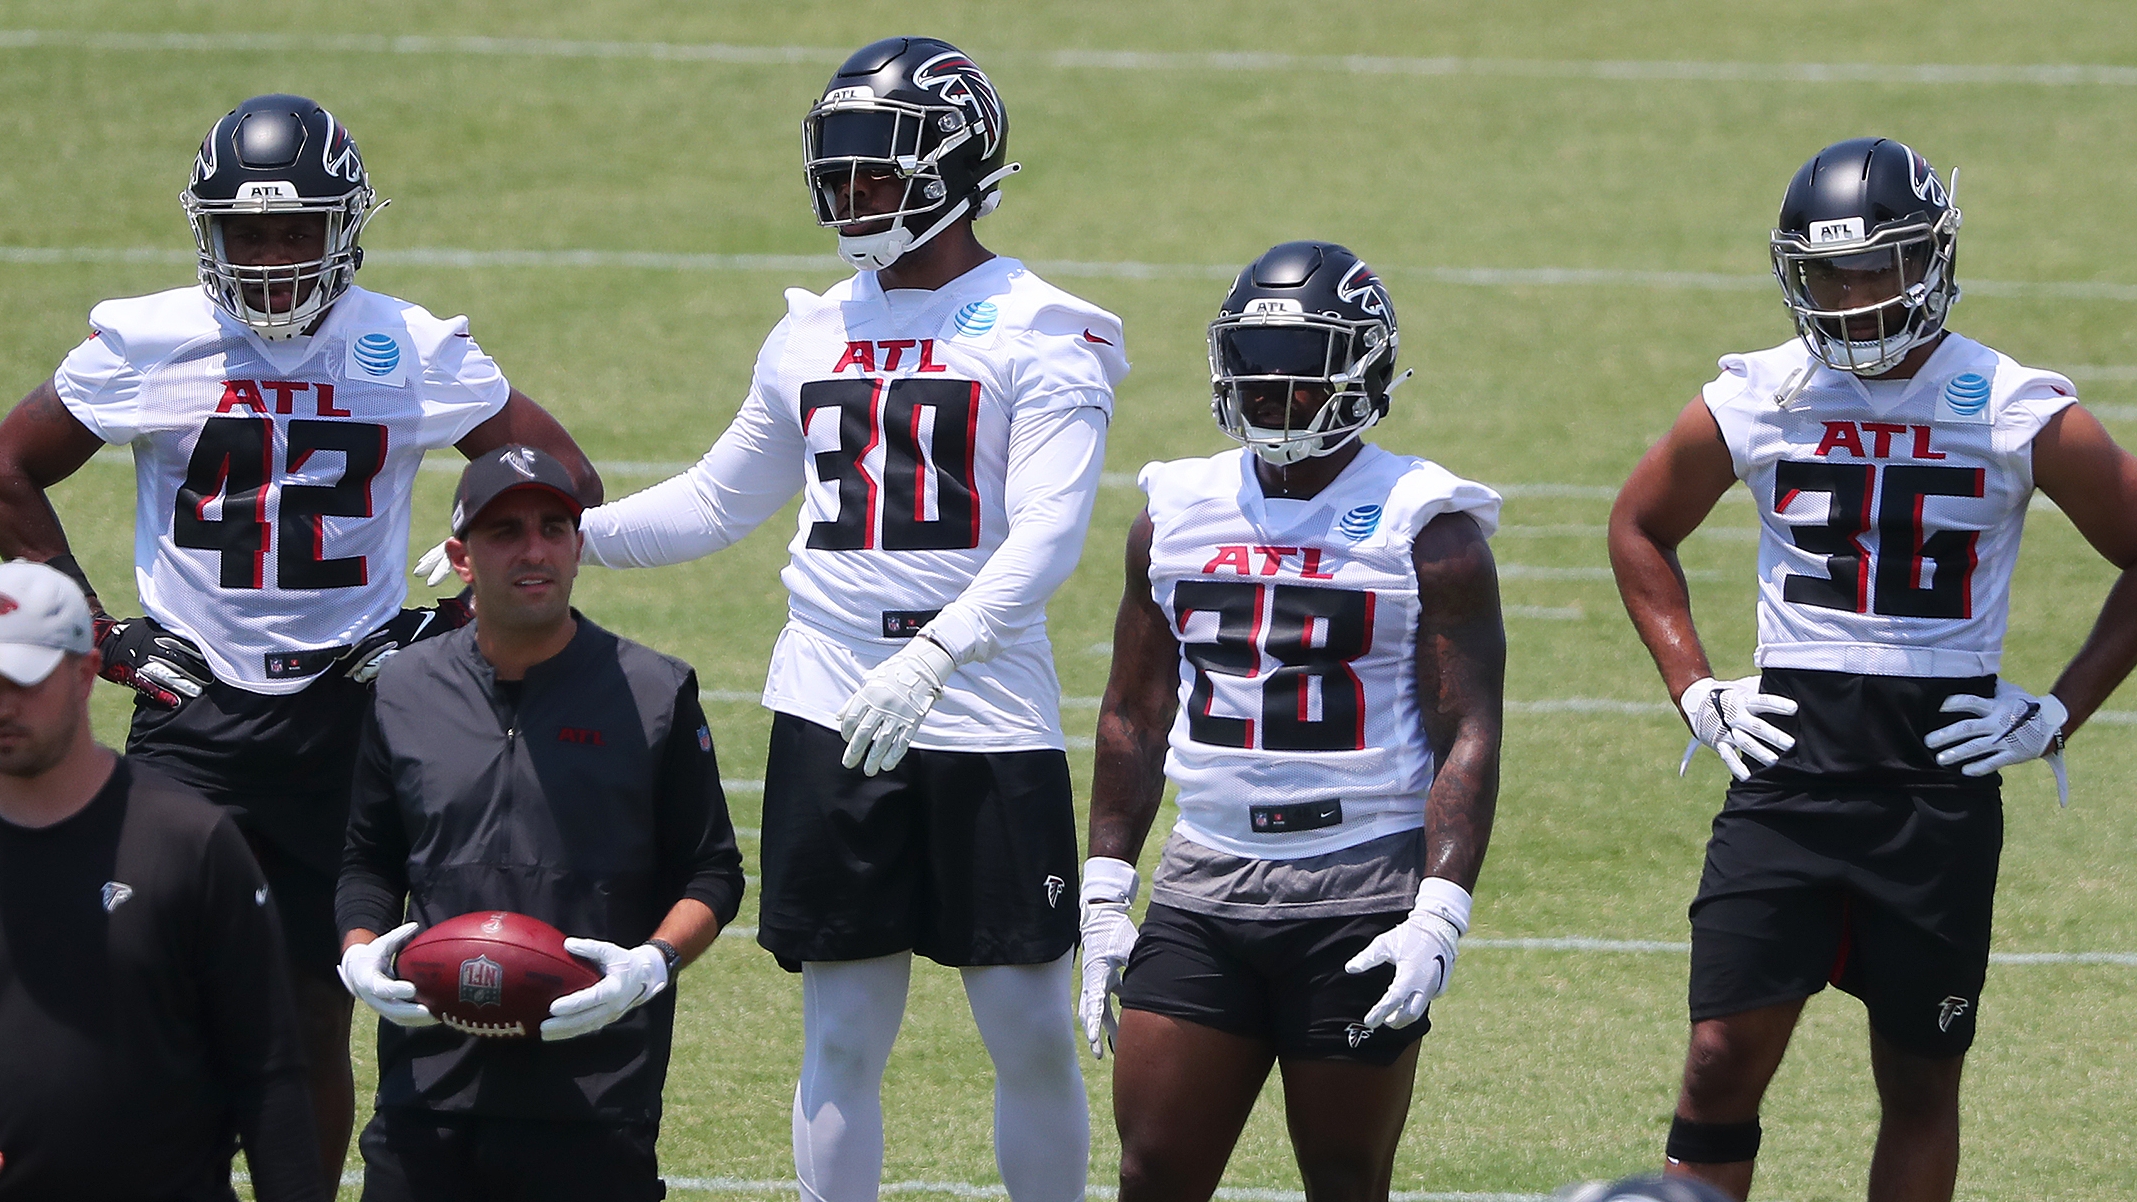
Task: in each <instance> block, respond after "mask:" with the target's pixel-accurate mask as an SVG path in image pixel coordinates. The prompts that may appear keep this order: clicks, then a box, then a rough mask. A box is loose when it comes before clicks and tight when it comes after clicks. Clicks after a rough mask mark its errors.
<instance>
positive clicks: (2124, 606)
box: [2033, 405, 2137, 735]
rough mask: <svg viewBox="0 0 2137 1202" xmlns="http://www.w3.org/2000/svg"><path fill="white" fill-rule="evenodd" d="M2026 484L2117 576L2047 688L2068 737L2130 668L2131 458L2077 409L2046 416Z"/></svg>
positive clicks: (2135, 473)
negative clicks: (2063, 715)
mask: <svg viewBox="0 0 2137 1202" xmlns="http://www.w3.org/2000/svg"><path fill="white" fill-rule="evenodd" d="M2033 479H2034V482H2035V483H2037V484H2038V485H2039V486H2040V489H2041V491H2042V492H2045V493H2047V494H2048V497H2049V499H2050V500H2052V501H2054V502H2055V503H2056V507H2057V508H2059V509H2061V510H2062V511H2063V514H2064V516H2066V517H2068V518H2069V519H2070V524H2071V525H2073V526H2076V527H2077V528H2078V533H2080V534H2082V535H2084V536H2085V541H2087V542H2089V543H2091V544H2092V546H2093V549H2094V550H2096V551H2098V552H2099V553H2100V555H2101V557H2102V558H2104V559H2106V560H2107V561H2108V562H2109V563H2111V564H2113V565H2115V567H2116V568H2118V569H2119V570H2120V571H2121V573H2122V574H2121V576H2119V577H2118V578H2117V579H2116V580H2115V584H2114V587H2112V588H2110V589H2109V590H2108V593H2107V600H2106V601H2104V602H2103V603H2102V604H2101V606H2100V617H2099V619H2098V620H2097V621H2096V622H2094V624H2093V628H2092V633H2091V634H2090V635H2088V636H2086V639H2085V642H2084V645H2082V646H2080V647H2079V648H2078V652H2077V654H2076V655H2074V656H2072V657H2071V660H2070V664H2069V666H2067V667H2065V668H2064V669H2063V673H2062V675H2061V676H2060V677H2058V678H2057V679H2056V682H2055V687H2054V688H2053V689H2052V690H2050V691H2051V692H2053V693H2054V694H2055V697H2056V700H2058V701H2061V702H2062V703H2063V706H2064V708H2065V709H2067V710H2068V711H2069V713H2070V716H2069V718H2068V719H2067V720H2066V721H2065V722H2064V723H2063V733H2064V734H2065V735H2068V734H2070V733H2072V732H2073V731H2075V730H2077V729H2078V727H2080V726H2082V725H2083V724H2084V722H2085V720H2086V719H2087V718H2090V717H2091V716H2092V714H2093V711H2095V710H2097V709H2099V708H2100V705H2101V703H2103V702H2105V701H2106V700H2107V698H2108V695H2109V694H2111V693H2113V692H2114V691H2115V689H2116V687H2117V686H2119V685H2120V684H2121V683H2122V681H2123V679H2124V678H2125V677H2127V676H2128V675H2129V674H2130V669H2131V668H2132V666H2137V457H2132V456H2131V454H2130V453H2129V452H2128V451H2126V450H2124V449H2123V448H2121V447H2120V446H2117V445H2116V444H2115V440H2114V438H2113V437H2112V436H2110V435H2109V434H2108V432H2107V429H2106V427H2104V426H2102V425H2101V424H2100V419H2099V418H2097V417H2094V416H2093V415H2092V414H2091V413H2089V412H2087V411H2086V410H2084V409H2083V408H2081V407H2079V406H2076V405H2072V406H2070V407H2069V408H2066V409H2064V410H2062V411H2061V412H2059V413H2057V414H2056V415H2055V416H2054V417H2051V418H2049V419H2048V422H2047V424H2045V425H2044V426H2042V427H2041V431H2040V433H2039V434H2037V435H2035V436H2034V439H2033Z"/></svg>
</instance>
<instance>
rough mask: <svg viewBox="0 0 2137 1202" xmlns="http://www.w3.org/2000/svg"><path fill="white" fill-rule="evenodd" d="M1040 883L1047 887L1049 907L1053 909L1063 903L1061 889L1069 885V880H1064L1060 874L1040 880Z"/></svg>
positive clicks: (1047, 905)
mask: <svg viewBox="0 0 2137 1202" xmlns="http://www.w3.org/2000/svg"><path fill="white" fill-rule="evenodd" d="M1040 884H1041V885H1042V886H1043V887H1044V888H1045V889H1046V907H1047V909H1049V910H1050V909H1053V908H1054V907H1055V906H1057V905H1059V904H1061V890H1062V889H1064V888H1066V887H1067V886H1068V882H1067V881H1064V880H1062V879H1061V878H1060V877H1058V876H1049V877H1047V878H1046V879H1045V880H1044V881H1042V882H1040Z"/></svg>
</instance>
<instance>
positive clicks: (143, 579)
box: [52, 287, 511, 693]
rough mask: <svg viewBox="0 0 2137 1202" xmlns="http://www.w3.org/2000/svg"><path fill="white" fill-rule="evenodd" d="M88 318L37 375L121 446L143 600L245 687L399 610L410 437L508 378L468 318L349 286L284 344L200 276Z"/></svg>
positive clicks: (502, 391) (295, 680) (308, 669)
mask: <svg viewBox="0 0 2137 1202" xmlns="http://www.w3.org/2000/svg"><path fill="white" fill-rule="evenodd" d="M89 324H90V326H91V328H92V330H93V333H91V335H90V336H89V339H88V340H87V341H86V342H83V343H82V344H81V345H80V346H78V347H76V348H75V349H74V351H73V352H72V353H70V354H69V355H68V356H67V358H66V361H65V362H63V363H62V364H60V367H59V371H58V373H57V374H56V375H55V376H54V377H53V380H52V383H53V386H54V387H55V388H56V389H57V390H58V392H59V396H60V399H61V400H62V401H63V402H65V404H66V406H67V410H68V412H70V413H72V414H73V415H74V417H75V418H76V419H77V420H79V421H80V422H81V423H82V424H83V425H84V426H86V427H88V428H89V429H90V431H92V432H93V433H95V434H96V436H97V437H99V438H101V439H103V440H104V441H105V442H108V443H115V444H117V443H131V444H133V451H134V477H135V502H134V577H135V584H136V587H137V588H138V589H139V591H140V595H141V604H142V607H143V608H144V609H145V610H146V611H147V613H148V615H149V616H150V617H152V618H154V619H156V621H158V622H160V623H162V624H163V625H165V626H167V627H169V628H170V629H172V630H175V631H177V632H178V633H180V634H183V635H185V636H186V637H187V638H189V639H191V640H193V642H194V643H195V644H197V645H198V646H199V647H200V650H201V654H203V655H204V656H206V657H207V660H208V663H209V664H210V665H211V666H212V667H213V668H214V669H215V675H216V677H217V678H218V679H220V680H223V681H225V682H227V683H229V684H234V685H237V686H239V687H241V688H245V689H249V690H251V691H253V692H257V693H293V692H296V691H298V690H299V689H302V688H303V687H304V686H305V685H307V684H309V683H310V682H311V681H312V680H313V679H314V678H316V677H317V676H318V675H319V674H320V673H321V672H323V671H325V670H326V669H327V668H328V667H329V666H330V665H331V664H332V663H333V661H334V660H335V659H336V658H337V657H338V656H339V655H340V654H341V652H342V651H344V650H346V649H347V648H348V647H349V645H351V644H352V643H354V642H356V641H357V640H359V639H361V638H363V637H364V636H365V635H367V634H370V633H371V632H372V631H373V630H376V629H377V628H378V627H379V626H381V625H383V624H384V623H385V622H386V621H387V620H388V619H389V618H391V617H392V616H393V615H394V614H395V613H396V612H397V611H398V610H399V609H400V607H401V603H402V601H403V600H404V599H406V597H407V595H408V585H407V559H408V520H409V495H410V490H411V489H412V488H413V487H414V484H415V477H416V470H417V467H418V466H419V465H420V464H421V463H422V461H423V453H424V452H425V451H427V450H429V449H431V448H433V447H442V446H450V445H451V444H453V443H455V442H458V441H459V440H460V439H461V438H462V437H464V436H466V434H467V433H468V431H470V430H472V429H474V428H475V426H477V425H479V424H480V423H481V422H482V421H483V420H484V419H486V418H488V417H490V416H491V415H493V414H495V413H496V412H497V411H498V410H499V409H501V408H503V406H504V403H505V398H506V396H507V395H508V394H509V393H510V391H511V389H510V386H509V385H508V384H507V383H506V382H505V379H504V377H503V376H502V375H500V374H499V373H498V370H497V365H496V364H495V363H493V362H492V361H491V360H490V357H489V356H488V355H485V354H483V353H482V350H481V348H479V347H477V346H476V345H475V343H474V341H473V340H472V339H471V338H469V337H468V332H467V319H466V318H464V317H455V318H452V319H450V320H440V319H439V318H437V317H433V316H432V315H431V314H429V313H428V312H425V311H424V310H423V309H421V308H419V307H417V306H415V305H411V304H408V303H407V302H405V301H400V300H396V299H394V298H393V297H390V296H382V295H380V294H378V293H374V292H367V291H365V290H364V289H361V288H351V289H349V290H348V291H347V292H346V293H344V294H342V296H341V298H340V299H339V300H336V301H335V302H334V307H333V308H332V309H330V310H328V312H327V316H326V319H325V321H324V322H323V323H322V324H321V326H320V327H319V329H318V331H317V332H316V333H314V334H311V335H308V336H301V335H300V336H299V337H296V338H292V339H289V340H287V341H284V342H266V341H264V340H262V339H260V338H259V337H258V336H256V335H254V334H253V333H252V332H251V331H250V330H248V329H246V328H245V327H244V326H243V325H241V324H239V323H238V322H236V321H234V320H232V319H230V318H229V317H227V316H226V315H224V313H223V312H222V311H221V310H220V309H217V308H216V307H215V306H214V305H213V304H212V303H210V302H209V300H208V298H207V295H206V294H205V293H203V292H202V291H201V290H200V289H199V288H198V287H192V288H178V289H173V290H171V291H169V292H160V293H157V294H155V295H153V296H141V297H133V298H129V299H125V300H111V301H105V302H104V303H102V304H100V305H98V306H97V307H96V308H95V309H94V310H92V311H91V312H90V315H89Z"/></svg>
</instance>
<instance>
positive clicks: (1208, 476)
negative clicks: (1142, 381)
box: [1140, 445, 1499, 860]
mask: <svg viewBox="0 0 2137 1202" xmlns="http://www.w3.org/2000/svg"><path fill="white" fill-rule="evenodd" d="M1253 464H1254V461H1253V459H1252V457H1251V456H1249V455H1248V454H1247V453H1246V452H1245V451H1244V450H1235V451H1227V452H1225V453H1223V454H1221V455H1215V456H1212V457H1210V458H1208V459H1181V460H1176V461H1174V462H1171V463H1153V464H1150V465H1148V466H1146V467H1145V468H1143V471H1142V476H1141V481H1140V482H1141V484H1142V488H1143V492H1144V493H1145V494H1147V495H1148V496H1149V499H1150V501H1149V512H1150V522H1151V527H1152V531H1151V543H1150V595H1151V597H1152V599H1153V600H1155V601H1156V602H1157V604H1158V606H1159V608H1161V609H1163V610H1164V611H1165V617H1166V619H1167V620H1168V621H1169V622H1170V623H1171V626H1172V630H1173V634H1174V636H1175V637H1176V638H1178V639H1179V640H1180V646H1181V652H1182V654H1181V659H1180V681H1179V688H1180V710H1179V714H1178V716H1177V717H1176V718H1175V719H1174V720H1173V724H1172V731H1171V734H1170V737H1169V742H1170V745H1171V747H1170V750H1169V751H1168V752H1167V754H1166V757H1165V774H1166V775H1167V776H1168V777H1170V778H1171V779H1172V781H1173V783H1174V784H1176V785H1178V786H1179V807H1180V818H1179V823H1178V825H1177V826H1176V827H1175V830H1176V831H1177V832H1178V833H1179V834H1181V835H1183V836H1184V837H1186V838H1188V839H1192V840H1194V841H1195V842H1196V843H1199V844H1202V845H1203V846H1205V847H1212V848H1215V849H1217V850H1219V851H1223V852H1229V853H1230V854H1232V855H1237V856H1248V857H1253V858H1257V859H1264V860H1288V859H1296V858H1298V857H1301V856H1312V855H1320V854H1323V853H1326V852H1332V851H1339V850H1341V849H1343V848H1346V847H1350V846H1353V845H1355V844H1359V843H1363V842H1365V841H1367V840H1369V839H1375V838H1379V837H1380V836H1382V835H1388V834H1393V833H1396V832H1399V831H1405V830H1414V829H1416V828H1417V827H1420V826H1422V825H1424V821H1425V795H1426V793H1427V791H1428V790H1429V789H1430V788H1431V785H1432V747H1431V745H1430V744H1429V743H1428V742H1426V740H1425V730H1424V725H1423V721H1422V715H1421V712H1420V710H1419V709H1418V698H1417V664H1416V648H1417V617H1418V598H1417V568H1416V565H1415V563H1414V562H1413V561H1412V559H1411V550H1412V545H1413V544H1414V543H1415V542H1416V541H1417V534H1418V531H1420V530H1422V529H1424V526H1425V523H1427V522H1429V521H1431V520H1432V519H1433V518H1435V517H1438V516H1439V515H1440V514H1443V513H1467V514H1469V515H1470V516H1471V517H1472V518H1474V519H1475V520H1476V522H1477V524H1478V525H1479V526H1480V527H1481V528H1482V529H1483V531H1484V534H1485V535H1486V536H1487V537H1489V536H1490V535H1491V533H1492V532H1493V531H1494V530H1496V529H1498V525H1499V495H1498V494H1497V493H1495V492H1493V491H1492V490H1490V489H1489V488H1486V487H1484V486H1483V485H1481V484H1476V483H1473V482H1471V481H1468V480H1464V479H1462V478H1461V477H1459V476H1456V475H1454V474H1452V473H1450V472H1449V471H1447V470H1446V469H1445V468H1443V467H1441V466H1439V465H1438V464H1436V463H1432V462H1429V461H1427V460H1423V459H1417V458H1413V457H1411V456H1408V455H1396V454H1393V453H1391V452H1389V451H1386V450H1383V449H1381V448H1379V447H1377V446H1372V445H1368V446H1366V448H1365V449H1364V450H1363V451H1362V452H1361V453H1360V454H1359V455H1358V457H1357V458H1356V459H1355V460H1353V461H1352V462H1351V463H1350V465H1349V466H1347V467H1345V468H1344V469H1343V473H1342V475H1340V476H1338V477H1336V479H1335V481H1334V482H1333V483H1331V484H1330V485H1329V486H1328V487H1327V488H1325V489H1323V490H1322V491H1321V493H1320V494H1319V495H1318V496H1315V497H1314V498H1312V499H1311V500H1306V501H1288V500H1282V499H1276V500H1271V499H1268V498H1265V497H1264V496H1263V495H1262V489H1261V484H1260V482H1259V481H1258V480H1257V479H1255V476H1254V466H1253ZM1337 813H1340V816H1341V821H1340V822H1337V821H1333V819H1334V817H1335V816H1336V814H1337Z"/></svg>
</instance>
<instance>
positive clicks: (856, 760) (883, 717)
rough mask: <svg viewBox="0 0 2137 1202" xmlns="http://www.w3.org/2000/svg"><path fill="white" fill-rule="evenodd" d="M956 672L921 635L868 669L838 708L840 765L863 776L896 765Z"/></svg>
mask: <svg viewBox="0 0 2137 1202" xmlns="http://www.w3.org/2000/svg"><path fill="white" fill-rule="evenodd" d="M956 670H957V661H956V660H955V659H953V658H951V656H950V653H949V652H948V651H945V650H943V649H942V646H941V644H939V643H937V642H935V640H933V639H931V638H929V637H927V635H926V634H921V635H918V636H915V637H914V639H913V640H912V641H911V642H909V643H907V644H906V645H905V646H903V647H900V648H898V652H897V654H895V655H893V656H891V657H890V658H889V659H886V660H884V661H883V662H882V663H880V664H877V665H876V666H875V667H874V668H871V669H869V672H868V674H867V675H866V676H863V677H861V687H860V688H858V689H855V690H854V691H853V696H851V697H848V698H847V699H846V704H845V705H843V706H840V707H839V711H838V729H839V734H840V735H842V736H844V737H845V740H846V755H845V757H844V758H843V759H841V760H840V761H839V762H840V763H843V764H844V765H846V766H847V767H848V768H859V769H860V770H861V772H862V773H863V774H864V775H867V776H874V775H875V774H876V773H878V772H881V771H883V770H885V769H887V768H895V767H897V766H898V761H899V760H902V759H904V758H905V749H906V748H907V747H909V746H911V745H912V741H913V731H914V730H916V729H918V728H919V726H920V720H921V719H922V718H925V717H927V713H928V711H929V710H931V709H933V708H935V700H936V698H938V697H941V696H942V688H943V686H944V685H946V684H948V683H949V681H950V673H952V672H955V671H956Z"/></svg>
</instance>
